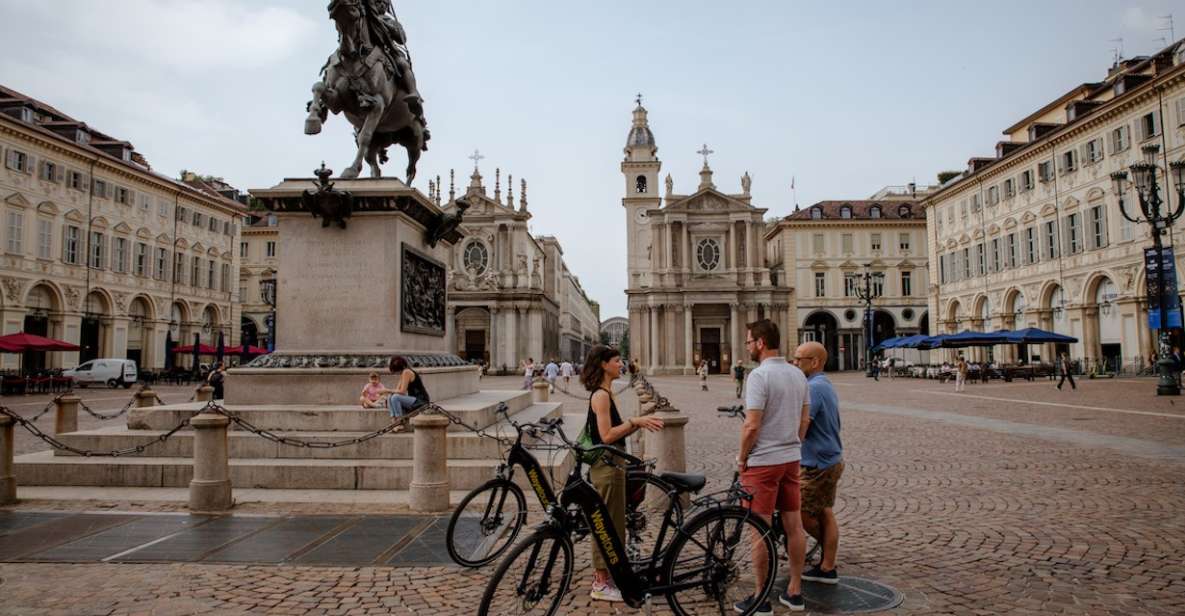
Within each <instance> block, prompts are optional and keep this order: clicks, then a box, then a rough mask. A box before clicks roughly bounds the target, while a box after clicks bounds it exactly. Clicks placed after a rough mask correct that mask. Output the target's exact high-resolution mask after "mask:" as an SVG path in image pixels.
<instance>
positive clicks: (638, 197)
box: [621, 94, 662, 290]
mask: <svg viewBox="0 0 1185 616" xmlns="http://www.w3.org/2000/svg"><path fill="white" fill-rule="evenodd" d="M637 103H638V106H637V107H635V108H634V120H633V125H632V126H631V127H630V133H629V137H628V138H627V139H626V142H625V149H624V152H625V160H623V161H621V175H622V176H623V177H624V178H625V197H623V198H622V200H621V205H622V206H623V207H624V208H625V211H626V238H627V242H628V247H627V253H628V255H629V285H628V288H629V289H630V290H635V289H641V288H645V287H649V286H650V271H651V259H650V257H651V255H650V243H651V242H650V239H651V236H650V226H649V220H648V218H647V216H646V210H648V209H657V208H658V207H659V206H660V205H661V199H660V198H659V196H658V194H659V193H658V172H659V171H660V170H661V169H662V162H661V161H660V160H658V156H657V155H658V146H657V145H655V143H654V133H653V132H651V131H650V123H649V122H648V121H647V119H646V108H645V107H643V106H642V95H640V94H639V95H638V98H637Z"/></svg>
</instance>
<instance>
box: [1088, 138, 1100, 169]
mask: <svg viewBox="0 0 1185 616" xmlns="http://www.w3.org/2000/svg"><path fill="white" fill-rule="evenodd" d="M1083 158H1085V159H1086V162H1087V163H1097V162H1099V161H1100V160H1103V138H1102V137H1099V138H1098V139H1091V140H1090V141H1087V142H1086V145H1085V146H1084V147H1083Z"/></svg>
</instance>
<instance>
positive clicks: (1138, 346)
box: [1117, 298, 1149, 368]
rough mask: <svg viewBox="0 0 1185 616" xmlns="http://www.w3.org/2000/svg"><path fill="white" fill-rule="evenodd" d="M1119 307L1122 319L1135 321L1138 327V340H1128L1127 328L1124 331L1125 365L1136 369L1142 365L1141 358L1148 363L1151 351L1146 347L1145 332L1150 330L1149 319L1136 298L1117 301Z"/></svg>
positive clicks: (1136, 333)
mask: <svg viewBox="0 0 1185 616" xmlns="http://www.w3.org/2000/svg"><path fill="white" fill-rule="evenodd" d="M1117 303H1118V305H1119V312H1120V314H1121V315H1123V316H1122V317H1121V318H1122V319H1124V320H1126V318H1127V317H1131V318H1132V319H1134V321H1133V323H1135V325H1136V331H1135V335H1136V339H1135V340H1128V337H1127V333H1128V332H1127V328H1124V331H1123V364H1124V367H1125V368H1127V367H1134V366H1138V365H1141V361H1140V358H1143V363H1147V362H1148V354H1149V349H1148V348H1147V347H1146V346H1145V345H1146V343H1145V338H1146V337H1147V336H1146V335H1145V330H1147V329H1148V319H1147V318H1146V317H1144V314H1145V313H1143V312H1142V311H1141V308H1140V306H1141V302H1140V300H1138V299H1135V298H1125V299H1121V300H1118V301H1117Z"/></svg>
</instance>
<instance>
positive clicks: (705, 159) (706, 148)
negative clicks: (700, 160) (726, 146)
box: [695, 143, 716, 167]
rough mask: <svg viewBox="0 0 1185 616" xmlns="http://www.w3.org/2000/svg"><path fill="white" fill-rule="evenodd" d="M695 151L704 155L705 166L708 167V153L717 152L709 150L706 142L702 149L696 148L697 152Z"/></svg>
mask: <svg viewBox="0 0 1185 616" xmlns="http://www.w3.org/2000/svg"><path fill="white" fill-rule="evenodd" d="M695 153H696V154H700V155H702V156H703V157H704V166H705V167H707V166H708V155H709V154H715V153H716V150H709V149H708V144H706V143H705V144H704V147H703V148H701V149H699V150H696V152H695Z"/></svg>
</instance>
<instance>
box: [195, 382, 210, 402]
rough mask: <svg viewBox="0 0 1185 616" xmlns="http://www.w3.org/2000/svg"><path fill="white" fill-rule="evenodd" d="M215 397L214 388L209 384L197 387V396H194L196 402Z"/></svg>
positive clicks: (206, 400)
mask: <svg viewBox="0 0 1185 616" xmlns="http://www.w3.org/2000/svg"><path fill="white" fill-rule="evenodd" d="M213 399H214V388H213V387H210V386H209V385H202V386H201V387H199V388H197V396H196V397H195V398H194V401H195V402H209V401H211V400H213Z"/></svg>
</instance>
